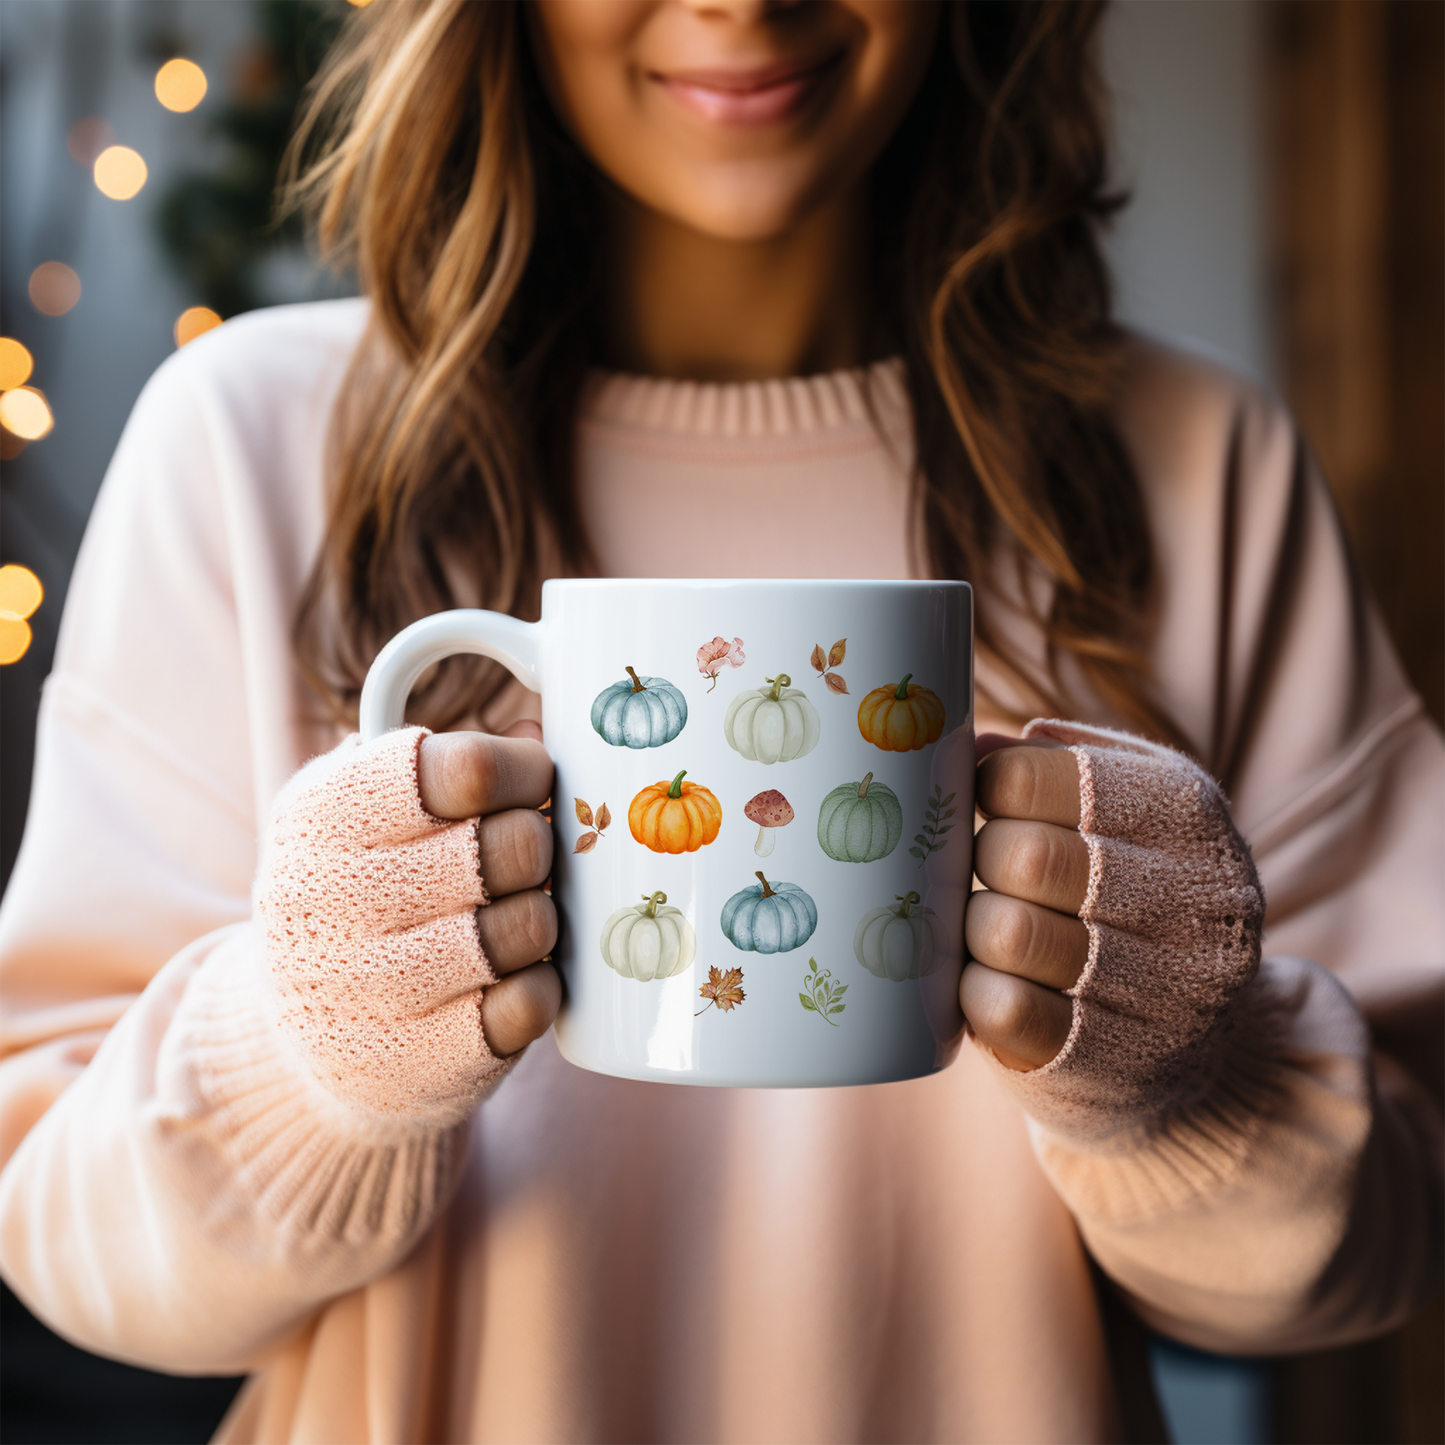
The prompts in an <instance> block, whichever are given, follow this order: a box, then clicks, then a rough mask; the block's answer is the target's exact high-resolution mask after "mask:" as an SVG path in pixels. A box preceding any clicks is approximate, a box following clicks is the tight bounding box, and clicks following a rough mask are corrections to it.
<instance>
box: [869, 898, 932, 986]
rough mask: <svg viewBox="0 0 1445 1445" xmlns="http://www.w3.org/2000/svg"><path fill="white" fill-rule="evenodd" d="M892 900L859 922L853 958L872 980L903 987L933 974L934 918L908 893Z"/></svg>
mask: <svg viewBox="0 0 1445 1445" xmlns="http://www.w3.org/2000/svg"><path fill="white" fill-rule="evenodd" d="M893 898H894V902H893V903H885V904H884V905H883V906H882V907H881V908H873V909H870V910H869V911H868V912H867V913H865V914H864V915H863V917H862V918H860V919H859V920H858V927H857V928H856V929H855V930H854V933H853V956H854V957H855V958H856V959H857V960H858V962H859V963H861V964H862V965H863V967H864V968H866V969H867V970H868V972H869V973H871V974H873V975H874V977H876V978H886V979H888V980H889V981H890V982H892V983H903V982H904V981H905V980H907V979H910V978H922V977H923V976H924V975H925V974H929V973H932V972H933V969H934V965H935V952H934V945H935V942H936V939H935V936H934V919H935V914H934V912H933V910H932V909H931V908H924V907H923V906H922V900H921V899H920V898H919V896H918V894H917V893H915V892H913V891H912V890H911V889H910V890H909V892H908V893H906V894H899V893H895V894H894V895H893Z"/></svg>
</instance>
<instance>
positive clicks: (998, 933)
mask: <svg viewBox="0 0 1445 1445" xmlns="http://www.w3.org/2000/svg"><path fill="white" fill-rule="evenodd" d="M990 914H991V916H990V918H989V934H990V937H989V947H990V949H991V951H992V953H993V955H994V957H996V958H997V959H999V961H1000V962H1002V963H1004V964H1005V965H1012V966H1014V967H1017V966H1018V965H1020V964H1022V963H1023V962H1025V961H1026V960H1027V959H1028V958H1029V956H1030V954H1031V953H1032V952H1033V948H1034V933H1035V925H1034V915H1033V911H1032V909H1030V908H1027V907H1026V906H1025V905H1023V904H1022V903H1018V902H1015V901H1014V900H1013V899H1011V898H1001V899H999V901H998V903H997V904H996V905H995V906H994V907H993V908H992V909H991V910H990Z"/></svg>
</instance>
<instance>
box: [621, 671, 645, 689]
mask: <svg viewBox="0 0 1445 1445" xmlns="http://www.w3.org/2000/svg"><path fill="white" fill-rule="evenodd" d="M623 671H624V672H625V673H626V674H627V675H628V677H630V678H631V679H632V690H633V692H646V691H647V688H646V686H645V685H644V683H643V681H642V679H641V678H640V677H638V675H637V674H636V673H635V672H633V670H632V669H631V668H630V667H627V668H623Z"/></svg>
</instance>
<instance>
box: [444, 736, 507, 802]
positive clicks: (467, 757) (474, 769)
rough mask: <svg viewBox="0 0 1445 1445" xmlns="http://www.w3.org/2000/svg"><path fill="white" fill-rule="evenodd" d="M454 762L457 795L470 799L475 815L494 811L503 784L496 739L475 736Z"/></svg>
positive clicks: (453, 780) (457, 753)
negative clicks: (493, 740) (495, 801)
mask: <svg viewBox="0 0 1445 1445" xmlns="http://www.w3.org/2000/svg"><path fill="white" fill-rule="evenodd" d="M454 761H455V767H456V775H455V777H454V778H451V779H449V781H450V782H452V783H453V785H454V786H455V788H456V790H457V795H458V796H459V797H464V798H467V799H469V800H470V803H471V808H472V811H473V812H476V813H486V812H488V811H490V808H491V803H492V799H493V798H495V797H496V796H497V794H498V790H499V788H500V785H501V761H500V759H499V757H498V755H497V748H496V747H495V746H494V744H493V743H492V740H491V739H490V738H487V737H481V736H478V735H475V734H474V735H472V736H471V737H469V738H468V739H467V745H466V746H465V747H461V748H458V749H457V750H456V757H455V760H454Z"/></svg>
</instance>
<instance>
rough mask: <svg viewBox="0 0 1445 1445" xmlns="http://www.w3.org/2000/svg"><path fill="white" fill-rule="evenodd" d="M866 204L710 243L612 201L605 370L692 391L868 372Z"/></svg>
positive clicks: (850, 200) (833, 207)
mask: <svg viewBox="0 0 1445 1445" xmlns="http://www.w3.org/2000/svg"><path fill="white" fill-rule="evenodd" d="M862 219H863V218H862V196H861V194H853V195H849V196H847V197H845V198H843V199H841V200H839V201H838V202H836V203H832V204H830V205H829V206H827V207H824V208H821V209H820V210H818V211H816V212H814V213H813V214H812V215H811V216H809V217H808V218H807V219H806V220H804V221H803V222H801V223H800V224H799V225H798V226H797V227H795V228H794V229H792V230H790V231H789V232H787V233H786V234H784V235H781V236H774V237H769V238H768V239H766V240H758V241H733V240H725V239H721V238H719V237H716V236H709V235H704V234H703V233H702V232H700V231H695V230H692V229H691V228H690V227H687V226H684V225H682V224H681V223H680V222H677V221H673V220H671V219H669V218H668V217H666V216H662V215H660V214H658V213H657V212H656V211H652V210H649V209H648V208H646V207H645V206H642V205H639V204H638V203H637V202H635V201H633V200H631V199H629V198H627V197H624V196H615V197H614V200H613V205H612V216H611V226H610V232H611V245H610V247H609V252H610V254H609V259H608V265H607V287H606V295H607V298H608V300H607V311H606V314H605V329H604V337H605V348H606V352H605V356H604V360H605V362H606V363H607V365H609V366H612V367H614V368H616V369H618V370H621V371H633V372H638V373H640V374H643V375H648V376H669V377H685V378H689V379H691V380H695V381H759V380H766V379H768V378H771V377H784V376H801V375H807V374H809V373H812V372H820V371H835V370H838V369H840V368H842V367H848V366H858V365H861V364H862V363H863V362H864V361H865V360H866V359H867V358H866V356H865V355H864V341H863V332H864V315H863V298H864V296H865V294H866V293H865V270H864V257H863V254H862V246H861V244H860V240H859V238H860V237H861V235H862V234H863V224H862Z"/></svg>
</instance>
